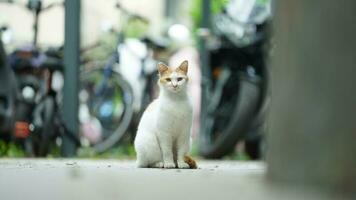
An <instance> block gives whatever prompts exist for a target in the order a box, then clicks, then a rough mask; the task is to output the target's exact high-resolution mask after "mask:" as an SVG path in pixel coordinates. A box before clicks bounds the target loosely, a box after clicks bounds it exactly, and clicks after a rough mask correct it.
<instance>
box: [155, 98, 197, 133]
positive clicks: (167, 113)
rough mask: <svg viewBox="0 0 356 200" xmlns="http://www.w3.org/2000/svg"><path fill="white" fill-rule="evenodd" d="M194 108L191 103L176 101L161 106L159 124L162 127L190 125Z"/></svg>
mask: <svg viewBox="0 0 356 200" xmlns="http://www.w3.org/2000/svg"><path fill="white" fill-rule="evenodd" d="M191 120H192V108H191V106H190V104H189V103H175V104H173V103H172V104H169V105H163V106H161V109H160V112H159V116H158V124H159V126H161V127H162V128H168V129H177V128H182V127H184V126H190V125H191Z"/></svg>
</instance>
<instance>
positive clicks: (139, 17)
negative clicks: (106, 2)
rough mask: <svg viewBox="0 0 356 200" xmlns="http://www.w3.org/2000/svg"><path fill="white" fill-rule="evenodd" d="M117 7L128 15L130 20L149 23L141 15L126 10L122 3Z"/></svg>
mask: <svg viewBox="0 0 356 200" xmlns="http://www.w3.org/2000/svg"><path fill="white" fill-rule="evenodd" d="M115 7H116V8H117V9H119V10H121V11H122V12H123V13H125V14H126V15H128V16H129V17H130V18H133V19H138V20H141V21H143V22H145V23H149V20H148V19H147V18H145V17H143V16H141V15H138V14H135V13H133V12H131V11H129V10H127V9H126V8H124V7H122V5H121V4H120V2H116V5H115Z"/></svg>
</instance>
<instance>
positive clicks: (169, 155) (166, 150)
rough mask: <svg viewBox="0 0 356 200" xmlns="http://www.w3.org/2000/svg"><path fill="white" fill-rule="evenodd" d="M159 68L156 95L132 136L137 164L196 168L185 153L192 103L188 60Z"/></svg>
mask: <svg viewBox="0 0 356 200" xmlns="http://www.w3.org/2000/svg"><path fill="white" fill-rule="evenodd" d="M157 69H158V72H159V81H158V85H159V87H160V94H159V97H158V98H157V99H156V100H154V101H153V102H152V103H151V104H150V105H149V106H148V107H147V108H146V110H145V112H144V113H143V115H142V118H141V121H140V123H139V125H138V130H137V134H136V138H135V150H136V154H137V167H158V168H175V167H178V168H196V163H195V161H194V160H193V159H192V158H190V157H189V156H187V153H188V152H189V148H190V131H191V130H190V129H191V126H192V107H191V104H190V101H189V98H188V95H187V83H188V80H189V79H188V76H187V72H188V61H184V62H183V63H182V64H181V65H180V66H179V67H178V68H176V69H174V70H173V69H171V68H169V67H168V66H166V65H165V64H163V63H159V64H158V65H157Z"/></svg>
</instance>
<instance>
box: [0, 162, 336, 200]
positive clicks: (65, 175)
mask: <svg viewBox="0 0 356 200" xmlns="http://www.w3.org/2000/svg"><path fill="white" fill-rule="evenodd" d="M198 164H199V169H196V170H180V169H137V168H135V166H134V162H133V161H117V160H66V159H62V160H33V159H0V199H1V200H11V199H19V200H22V199H24V200H27V199H34V200H39V199H51V200H56V199H58V200H67V199H76V200H80V199H85V200H92V199H102V200H106V199H115V200H116V199H120V200H121V199H133V200H139V199H184V200H186V199H194V200H199V199H224V200H225V199H286V197H287V199H301V195H303V194H304V190H303V193H301V192H299V190H295V189H294V188H293V189H290V187H289V188H287V189H286V188H285V187H284V186H278V187H276V186H271V184H270V183H269V182H268V181H266V180H265V175H264V174H265V171H266V166H265V164H264V163H262V162H234V161H230V162H229V161H224V162H221V161H210V162H207V161H200V162H199V163H198ZM286 191H288V192H286ZM296 191H298V192H296ZM292 197H295V198H292ZM326 197H328V199H329V197H330V196H328V195H320V194H319V193H318V194H317V195H315V194H311V195H309V194H308V195H307V196H303V199H326ZM330 199H335V198H330ZM338 199H339V198H338Z"/></svg>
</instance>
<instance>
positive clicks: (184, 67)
mask: <svg viewBox="0 0 356 200" xmlns="http://www.w3.org/2000/svg"><path fill="white" fill-rule="evenodd" d="M178 69H179V70H180V71H182V72H184V74H187V73H188V61H187V60H185V61H183V62H182V64H180V65H179V67H178Z"/></svg>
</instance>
